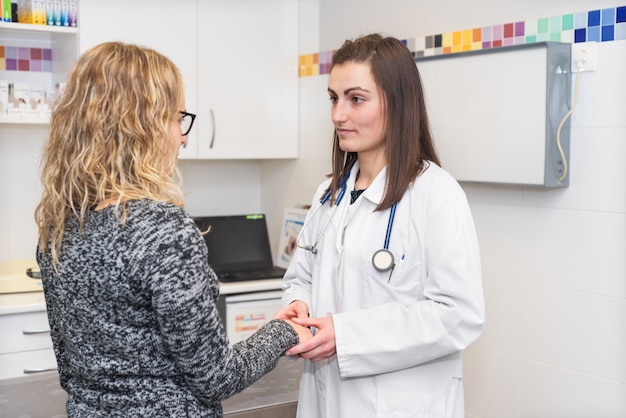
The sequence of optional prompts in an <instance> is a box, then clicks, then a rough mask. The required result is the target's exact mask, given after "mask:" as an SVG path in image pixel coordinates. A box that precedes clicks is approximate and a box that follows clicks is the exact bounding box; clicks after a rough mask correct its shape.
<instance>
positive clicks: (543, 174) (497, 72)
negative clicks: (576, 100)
mask: <svg viewBox="0 0 626 418" xmlns="http://www.w3.org/2000/svg"><path fill="white" fill-rule="evenodd" d="M570 56H571V46H570V44H564V43H555V42H540V43H535V44H525V45H518V46H511V47H503V48H494V49H486V50H479V51H469V52H461V53H456V54H445V55H436V56H432V57H421V58H417V59H416V63H417V67H418V69H419V71H420V74H421V76H422V81H423V83H424V89H425V99H426V104H427V107H428V112H429V117H430V121H431V125H432V130H433V135H434V139H435V143H436V145H437V150H438V151H439V155H440V158H441V160H442V165H443V166H444V168H446V169H447V170H448V171H449V172H450V173H451V174H452V175H453V176H454V177H455V178H456V179H457V180H459V181H462V182H472V183H493V184H512V185H524V186H541V187H565V186H568V185H569V176H568V175H567V173H568V170H565V165H566V164H565V163H564V161H563V157H564V158H565V162H567V160H568V159H569V137H570V127H569V120H566V121H565V123H564V125H563V127H562V129H561V132H560V141H558V142H559V143H560V145H561V148H562V153H561V152H560V151H559V147H558V145H557V128H558V126H559V124H560V123H561V121H562V120H563V118H564V117H565V115H566V114H567V112H568V111H569V106H570V96H571V94H570V93H571V74H570Z"/></svg>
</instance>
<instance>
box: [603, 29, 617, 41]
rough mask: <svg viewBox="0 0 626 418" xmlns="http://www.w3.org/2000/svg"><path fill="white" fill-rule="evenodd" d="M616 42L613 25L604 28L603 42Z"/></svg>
mask: <svg viewBox="0 0 626 418" xmlns="http://www.w3.org/2000/svg"><path fill="white" fill-rule="evenodd" d="M613 40H615V30H614V27H613V25H607V26H602V42H606V41H613Z"/></svg>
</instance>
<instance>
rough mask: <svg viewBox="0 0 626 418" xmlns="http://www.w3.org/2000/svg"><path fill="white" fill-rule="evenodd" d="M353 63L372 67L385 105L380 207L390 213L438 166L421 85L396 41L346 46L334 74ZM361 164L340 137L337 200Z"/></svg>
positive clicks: (374, 37) (334, 185) (335, 158)
mask: <svg viewBox="0 0 626 418" xmlns="http://www.w3.org/2000/svg"><path fill="white" fill-rule="evenodd" d="M350 62H354V63H363V64H368V65H369V66H370V71H371V73H372V77H373V78H374V82H375V83H376V85H377V86H378V88H379V89H380V91H381V92H382V95H383V100H384V103H385V109H386V114H385V117H384V120H385V133H384V139H383V140H384V141H385V144H386V150H387V183H386V187H385V195H384V197H383V200H382V201H381V202H380V204H379V205H378V207H377V208H376V210H385V209H388V208H389V207H391V206H392V205H393V204H394V203H395V202H398V201H400V199H402V196H403V195H404V192H405V191H406V190H407V188H408V187H409V185H410V184H411V183H412V182H413V181H414V180H415V178H416V177H417V176H418V175H419V174H420V173H421V172H422V171H423V170H424V169H425V168H426V167H427V164H428V161H432V162H434V163H436V164H439V158H438V156H437V152H436V150H435V146H434V144H433V141H432V135H431V132H430V124H429V122H428V116H427V114H426V104H425V102H424V90H423V88H422V80H421V77H420V75H419V71H418V70H417V66H416V65H415V60H414V59H413V56H412V55H411V52H410V51H409V50H408V48H407V47H406V46H405V45H404V43H402V42H401V41H400V40H398V39H396V38H393V37H383V36H381V35H379V34H370V35H365V36H362V37H360V38H357V39H355V40H347V41H345V42H344V44H343V45H342V46H341V48H339V49H338V50H337V51H336V52H335V54H334V55H333V58H332V63H331V71H332V69H333V68H334V66H335V65H340V64H345V63H350ZM356 159H357V154H356V153H355V152H345V151H343V150H341V148H340V147H339V137H338V136H337V133H336V132H335V134H334V140H333V154H332V170H333V172H332V174H331V177H332V181H331V184H330V186H329V189H330V190H331V191H332V195H333V196H335V194H336V192H337V190H338V189H339V188H341V183H342V179H343V177H344V175H345V174H346V173H347V172H348V171H349V170H350V168H351V167H352V165H353V164H354V162H355V161H356Z"/></svg>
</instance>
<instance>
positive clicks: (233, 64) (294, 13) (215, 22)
mask: <svg viewBox="0 0 626 418" xmlns="http://www.w3.org/2000/svg"><path fill="white" fill-rule="evenodd" d="M197 16H198V23H197V27H198V113H199V115H198V118H197V119H196V122H197V123H198V135H199V144H198V146H199V148H198V155H199V157H200V158H230V159H240V158H241V159H256V158H296V157H297V156H298V1H297V0H262V1H260V0H236V1H233V0H208V1H199V2H198V15H197Z"/></svg>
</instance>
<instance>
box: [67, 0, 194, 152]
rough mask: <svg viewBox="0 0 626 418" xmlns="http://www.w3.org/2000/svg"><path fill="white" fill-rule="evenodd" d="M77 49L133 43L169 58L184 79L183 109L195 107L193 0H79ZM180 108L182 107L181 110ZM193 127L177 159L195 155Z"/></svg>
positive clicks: (192, 110)
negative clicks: (113, 43)
mask: <svg viewBox="0 0 626 418" xmlns="http://www.w3.org/2000/svg"><path fill="white" fill-rule="evenodd" d="M78 22H79V25H80V27H81V31H80V51H81V52H84V51H85V50H87V49H89V48H90V47H92V46H95V45H97V44H99V43H102V42H106V41H121V42H125V43H135V44H138V45H142V46H145V47H148V48H152V49H155V50H156V51H158V52H160V53H162V54H163V55H165V56H167V57H168V58H170V59H171V60H172V61H173V62H174V63H175V64H176V65H177V66H178V68H179V69H180V71H181V73H182V75H183V78H184V80H185V100H186V102H187V111H189V112H191V113H197V110H196V103H197V97H196V92H197V88H196V71H197V59H196V57H197V50H196V39H197V37H196V0H177V1H175V2H155V1H153V0H133V1H126V0H108V1H89V2H87V1H83V2H82V3H81V7H80V10H79V19H78ZM181 110H183V109H181ZM197 134H198V132H197V130H196V129H195V128H194V129H192V130H191V133H190V134H189V136H188V137H187V141H188V142H187V145H186V147H185V148H182V149H181V151H180V154H179V155H180V158H197V157H198V143H197V138H198V136H197Z"/></svg>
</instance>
